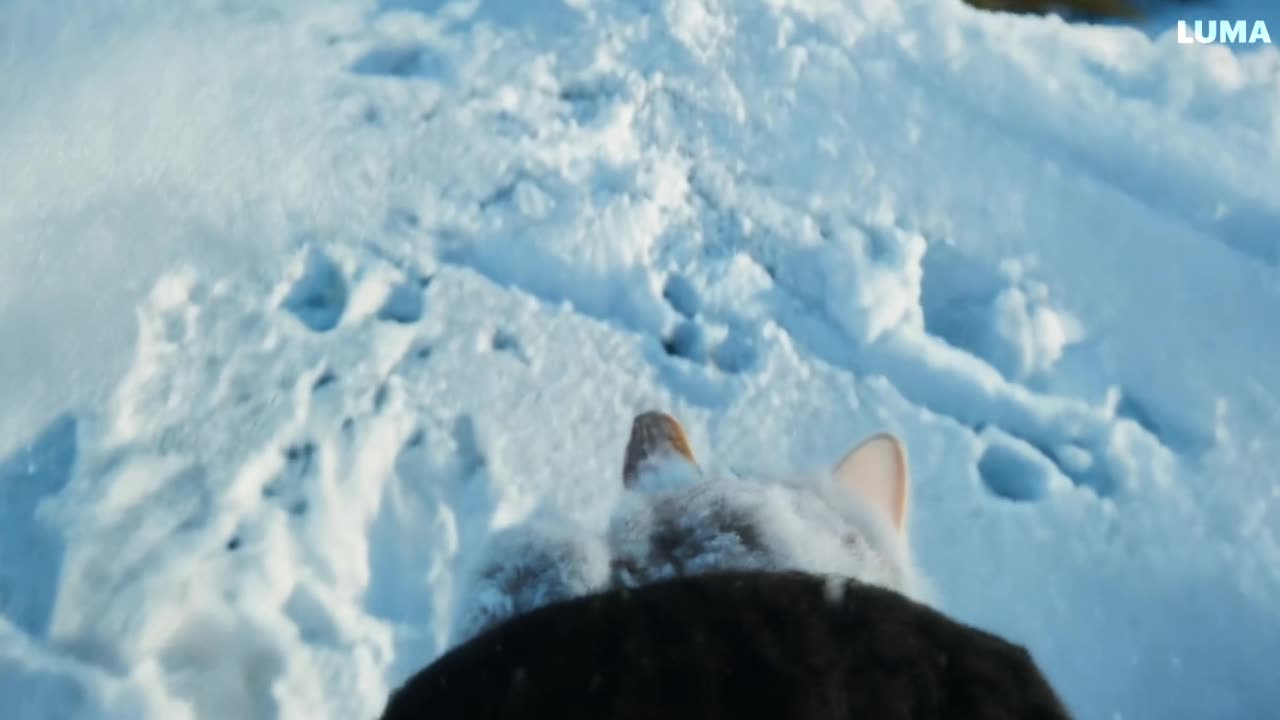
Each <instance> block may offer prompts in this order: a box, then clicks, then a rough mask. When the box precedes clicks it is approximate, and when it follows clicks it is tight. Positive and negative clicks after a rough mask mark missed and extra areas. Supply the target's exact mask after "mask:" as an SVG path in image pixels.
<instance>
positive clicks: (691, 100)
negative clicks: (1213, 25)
mask: <svg viewBox="0 0 1280 720" xmlns="http://www.w3.org/2000/svg"><path fill="white" fill-rule="evenodd" d="M1259 7H1261V6H1259ZM1273 27H1274V24H1273ZM1273 32H1275V30H1273ZM0 51H2V54H0V63H2V64H3V67H2V68H0V162H2V164H3V169H4V172H3V173H0V198H3V201H0V243H2V245H0V247H2V248H3V253H2V254H0V257H2V258H3V259H2V260H0V348H3V352H0V378H4V380H3V381H2V382H0V696H3V697H4V698H5V699H6V710H5V713H6V717H11V718H17V719H20V720H27V719H31V718H122V719H123V718H130V719H134V718H165V719H166V720H169V719H172V720H182V719H183V718H224V717H235V718H244V719H245V720H258V719H260V718H318V717H324V718H350V717H373V716H375V715H376V714H377V712H378V711H379V710H380V709H381V707H382V704H383V702H384V700H385V697H386V695H387V693H388V692H389V690H390V689H392V688H394V687H395V686H396V685H397V684H399V683H400V682H401V681H402V680H403V679H404V678H406V677H407V676H408V675H409V674H410V673H411V672H413V671H414V670H416V669H417V668H418V667H420V666H421V665H422V664H424V663H426V662H428V661H429V660H431V659H432V658H433V657H435V656H436V655H438V654H439V653H440V652H442V651H443V650H444V649H445V648H447V647H448V645H449V643H450V642H451V639H450V637H449V623H448V619H449V618H450V617H451V616H452V613H453V612H454V611H455V610H456V608H454V607H452V606H451V604H452V603H453V602H454V598H455V597H456V592H455V590H456V585H457V583H458V579H459V572H460V568H462V567H464V566H465V564H466V562H467V561H468V555H469V553H472V552H473V551H474V549H475V548H477V547H479V546H480V545H481V544H482V543H483V541H484V540H485V538H487V537H489V536H490V535H491V534H492V533H494V532H495V531H501V530H503V529H505V528H511V527H515V526H516V525H517V524H518V523H519V522H520V521H521V520H522V519H523V518H526V517H529V516H530V515H531V514H534V513H536V512H538V511H540V510H543V509H557V510H559V511H562V512H566V513H571V514H572V515H573V516H574V517H576V518H578V519H579V520H581V521H582V522H584V523H586V524H589V525H595V526H599V527H603V526H604V524H605V523H606V522H607V520H608V517H609V513H610V510H611V508H612V506H613V504H614V503H615V502H616V501H617V499H618V496H619V493H620V490H621V487H620V486H621V482H620V477H619V474H620V469H621V461H622V453H623V447H624V445H625V442H626V434H627V429H628V426H629V423H630V419H631V417H632V415H633V414H635V413H636V412H639V411H641V410H645V409H649V408H658V409H662V410H666V411H668V412H671V413H673V414H675V415H676V416H678V417H679V418H681V420H682V421H683V422H684V423H685V425H686V427H687V428H688V430H689V431H690V435H691V440H692V442H693V444H694V446H695V448H696V450H697V452H698V454H699V456H700V457H703V458H715V459H716V461H717V462H719V463H721V464H723V465H725V466H735V467H747V468H760V469H762V470H768V471H772V472H782V471H787V470H792V469H795V468H811V467H818V466H822V465H824V464H827V463H830V462H832V461H834V460H835V459H837V458H838V457H839V456H840V455H841V454H842V453H843V451H844V450H846V449H847V448H848V447H849V446H851V444H852V443H854V442H856V441H858V440H860V439H861V438H863V437H866V436H867V435H869V434H871V433H874V432H879V431H889V432H894V433H896V434H898V435H899V436H901V437H902V438H904V439H905V441H906V443H907V446H908V449H909V453H910V458H911V465H912V473H913V478H914V487H913V506H912V527H911V542H912V545H913V547H914V548H915V550H916V553H917V556H918V560H919V563H920V565H921V566H922V568H923V569H924V571H925V573H926V574H927V575H928V576H929V579H930V580H931V582H932V584H933V585H934V586H935V587H936V590H937V593H938V596H939V598H938V601H937V602H938V604H939V606H940V607H942V608H943V609H944V610H946V611H948V612H950V613H952V614H954V615H955V616H957V617H959V618H961V619H963V620H966V621H968V622H972V623H975V624H977V625H980V626H982V627H986V628H989V629H992V630H995V631H997V632H1000V633H1002V634H1004V635H1006V636H1008V637H1010V638H1012V639H1014V640H1016V641H1018V642H1022V643H1024V644H1026V645H1027V646H1028V647H1029V648H1030V649H1031V650H1032V652H1033V653H1034V655H1035V656H1036V657H1037V658H1038V659H1039V661H1040V662H1041V663H1042V664H1043V666H1044V667H1045V668H1046V670H1047V672H1048V674H1049V676H1050V678H1051V679H1052V680H1053V682H1054V683H1055V684H1056V685H1057V686H1059V687H1060V688H1061V690H1062V691H1063V693H1064V695H1065V697H1066V699H1067V700H1068V702H1069V703H1070V705H1071V707H1072V709H1073V710H1074V711H1075V713H1077V714H1078V715H1079V716H1080V717H1082V718H1229V717H1239V718H1257V717H1267V716H1272V715H1274V714H1275V707H1276V706H1277V704H1280V685H1278V684H1277V683H1275V681H1274V680H1275V666H1276V661H1277V659H1280V608H1278V607H1277V604H1276V601H1275V598H1276V597H1280V543H1278V536H1280V483H1278V482H1277V469H1276V468H1277V467H1280V443H1278V442H1277V441H1276V437H1277V434H1278V433H1280V364H1278V363H1277V362H1276V360H1275V358H1276V357H1277V354H1278V353H1280V334H1278V332H1277V327H1278V326H1277V323H1276V318H1277V317H1280V183H1278V182H1276V180H1277V178H1278V177H1280V52H1278V51H1277V50H1276V49H1275V47H1274V46H1270V47H1257V46H1255V47H1252V48H1247V49H1239V50H1233V49H1231V48H1225V47H1203V46H1183V45H1178V44H1177V42H1176V38H1175V37H1174V34H1173V32H1172V31H1171V29H1170V30H1169V31H1165V32H1159V31H1158V30H1153V29H1152V27H1151V26H1144V27H1143V28H1140V29H1132V28H1124V27H1087V26H1069V25H1067V24H1066V23H1064V22H1062V21H1061V20H1059V19H1057V18H1030V17H1012V16H1006V15H989V14H982V13H978V12H976V11H973V10H971V9H969V8H967V7H965V6H963V5H961V4H960V3H959V2H958V0H842V1H839V2H838V1H837V0H564V2H550V1H548V2H547V3H543V4H539V5H537V6H536V10H535V6H534V5H533V4H530V3H525V2H523V1H521V0H491V1H489V2H484V3H480V2H478V1H476V0H470V1H466V0H463V1H458V2H451V3H444V2H439V1H436V0H382V1H381V2H380V3H379V2H374V1H373V0H370V1H368V2H359V1H357V0H350V1H345V0H342V1H340V0H335V1H334V2H328V3H320V4H316V3H309V4H304V3H301V2H297V3H294V2H291V1H290V0H275V1H274V2H262V3H250V2H245V1H242V0H201V1H200V2H194V3H160V2H146V1H145V0H110V1H105V2H97V3H88V4H85V3H76V4H74V5H73V4H72V3H71V2H69V0H9V1H8V2H6V3H4V4H3V5H0ZM589 561H590V558H587V559H586V560H584V562H589Z"/></svg>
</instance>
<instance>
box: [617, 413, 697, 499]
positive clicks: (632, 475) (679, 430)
mask: <svg viewBox="0 0 1280 720" xmlns="http://www.w3.org/2000/svg"><path fill="white" fill-rule="evenodd" d="M669 461H675V462H677V463H679V464H681V465H685V466H687V467H688V468H689V469H692V470H693V471H694V472H695V473H698V472H701V471H700V470H699V469H698V463H697V461H696V460H694V458H693V450H691V449H690V448H689V440H688V438H686V437H685V434H684V428H683V427H681V426H680V423H679V421H677V420H676V419H675V418H673V417H671V416H670V415H667V414H666V413H662V412H657V411H649V412H644V413H640V414H639V415H637V416H636V417H635V419H634V420H632V421H631V439H630V440H628V441H627V455H626V458H625V460H624V461H623V465H622V484H623V485H624V486H625V487H628V488H629V487H631V486H633V485H634V484H635V483H636V482H637V481H638V480H639V479H640V477H641V476H642V475H643V474H644V472H645V471H646V470H649V469H652V468H654V467H655V466H658V465H659V464H661V463H664V462H669Z"/></svg>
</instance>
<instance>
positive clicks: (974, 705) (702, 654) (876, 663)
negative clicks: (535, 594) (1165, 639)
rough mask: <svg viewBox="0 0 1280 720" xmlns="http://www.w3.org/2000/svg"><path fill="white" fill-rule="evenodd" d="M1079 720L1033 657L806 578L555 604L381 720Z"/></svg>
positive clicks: (887, 600)
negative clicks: (1034, 719) (1013, 719)
mask: <svg viewBox="0 0 1280 720" xmlns="http://www.w3.org/2000/svg"><path fill="white" fill-rule="evenodd" d="M753 717H759V718H778V719H783V718H785V719H787V720H836V719H837V718H840V719H851V718H868V719H883V720H906V719H907V718H911V719H919V718H975V719H976V718H991V719H993V720H994V719H996V718H1010V719H1012V718H1068V717H1070V716H1069V715H1068V714H1067V712H1066V710H1065V708H1064V707H1063V705H1062V703H1061V702H1060V700H1059V698H1058V697H1057V695H1056V693H1055V692H1054V690H1053V688H1052V687H1051V686H1050V685H1049V683H1048V682H1047V681H1046V680H1045V678H1044V677H1043V675H1042V674H1041V673H1040V671H1039V669H1038V668H1037V667H1036V665H1035V663H1034V661H1033V660H1032V658H1031V656H1030V655H1029V654H1028V653H1027V651H1026V650H1025V649H1023V648H1022V647H1020V646H1017V645H1013V644H1011V643H1009V642H1006V641H1005V640H1003V639H1001V638H999V637H996V636H994V635H991V634H989V633H985V632H982V631H980V630H977V629H974V628H971V627H968V626H965V625H962V624H960V623H957V622H955V621H953V620H951V619H949V618H947V617H946V616H944V615H942V614H941V613H938V612H937V611H935V610H932V609H930V608H928V607H926V606H924V605H921V604H918V603H916V602H913V601H911V600H909V599H907V598H905V597H904V596H902V595H899V594H897V593H894V592H891V591H889V590H884V589H882V588H878V587H874V586H870V585H865V584H862V583H858V582H856V581H850V580H840V581H828V580H826V579H823V578H820V577H816V576H812V575H807V574H802V573H759V572H734V573H716V574H707V575H697V576H688V577H682V578H678V579H674V580H667V581H662V582H656V583H653V584H649V585H646V586H643V587H641V588H636V589H630V590H627V589H616V590H610V591H608V592H603V593H599V594H596V595H590V596H587V597H581V598H576V599H573V600H569V601H564V602H559V603H556V604H553V605H549V606H546V607H543V608H540V609H537V610H534V611H532V612H529V613H527V614H525V615H521V616H519V617H516V618H513V619H511V620H508V621H506V622H504V623H502V624H501V625H498V626H497V627H494V628H492V629H490V630H489V631H487V632H485V633H484V634H482V635H480V636H478V637H476V638H473V639H472V640H470V641H468V642H466V643H465V644H463V645H461V646H459V647H457V648H454V649H453V650H452V651H450V652H449V653H447V654H446V655H444V656H443V657H441V658H440V659H438V660H437V661H436V662H435V663H433V664H432V665H430V666H429V667H427V668H426V669H424V670H422V671H420V672H419V673H418V674H417V675H415V676H414V677H413V678H411V679H410V680H409V681H408V682H407V683H406V684H405V686H404V687H403V688H402V689H401V690H399V691H398V692H397V693H396V694H395V695H393V696H392V698H391V701H390V703H389V704H388V706H387V708H386V711H385V714H384V715H383V716H382V720H419V719H421V720H426V719H427V718H431V719H432V720H453V719H455V718H470V719H474V720H490V719H497V718H503V719H507V720H517V719H519V720H526V719H528V720H532V719H534V718H548V719H551V718H554V719H556V720H566V719H572V718H584V719H586V718H590V719H592V720H605V719H612V720H659V719H661V720H680V719H682V718H688V719H689V720H694V719H696V720H713V719H714V718H753Z"/></svg>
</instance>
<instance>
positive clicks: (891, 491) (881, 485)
mask: <svg viewBox="0 0 1280 720" xmlns="http://www.w3.org/2000/svg"><path fill="white" fill-rule="evenodd" d="M833 474H834V475H835V477H836V480H838V481H839V482H840V484H841V485H843V486H844V487H846V488H848V489H849V490H851V491H853V493H854V494H856V495H857V496H858V497H860V498H862V499H863V500H865V501H866V502H867V503H869V504H870V505H872V506H873V507H875V508H876V509H877V510H879V511H880V512H882V513H884V515H885V517H886V518H888V520H889V522H890V523H892V524H893V527H894V529H896V530H897V531H898V532H899V533H901V532H903V530H904V529H905V528H906V523H907V504H908V501H909V494H910V489H911V488H910V486H911V474H910V471H909V470H908V468H907V450H906V448H905V447H904V446H903V444H902V441H900V440H898V438H896V437H894V436H893V435H890V434H888V433H881V434H879V435H875V436H873V437H871V438H869V439H867V440H864V441H863V443H862V444H861V445H859V446H858V447H856V448H854V449H853V450H851V451H849V454H848V455H845V456H844V459H842V460H841V461H840V462H839V463H838V464H836V468H835V471H834V472H833Z"/></svg>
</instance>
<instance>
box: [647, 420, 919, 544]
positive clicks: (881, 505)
mask: <svg viewBox="0 0 1280 720" xmlns="http://www.w3.org/2000/svg"><path fill="white" fill-rule="evenodd" d="M701 474H702V470H701V468H700V467H699V466H698V462H697V459H696V458H695V457H694V454H693V450H692V449H691V447H690V445H689V440H688V438H687V436H686V435H685V432H684V428H683V427H682V426H681V425H680V422H679V421H678V420H676V419H675V418H674V417H671V416H670V415H667V414H666V413H662V412H657V411H649V412H644V413H641V414H639V415H637V416H636V417H635V419H634V420H633V421H632V423H631V437H630V439H629V440H628V442H627V450H626V455H625V457H624V460H623V468H622V481H623V485H624V486H625V487H626V488H628V489H652V488H655V487H657V488H661V487H663V486H670V485H676V484H684V483H688V482H690V481H691V480H692V481H694V482H696V481H697V480H698V479H700V477H701ZM831 477H832V479H833V480H834V481H835V483H836V485H837V486H838V487H839V488H841V489H843V490H845V491H847V492H848V493H850V494H851V495H852V496H853V498H854V499H855V500H857V501H859V504H860V505H862V506H863V507H866V508H869V509H870V510H871V511H872V512H874V513H875V514H876V515H877V516H878V517H879V519H880V520H882V521H884V522H886V523H887V524H888V526H889V527H890V528H892V529H893V531H894V532H896V533H897V534H898V535H900V536H903V535H905V534H906V532H907V514H908V509H909V506H910V494H911V493H910V491H911V473H910V469H909V467H908V465H907V451H906V447H905V446H904V445H903V443H902V441H901V440H899V439H898V438H896V437H894V436H893V435H891V434H888V433H880V434H877V435H874V436H872V437H870V438H868V439H866V440H864V441H862V443H860V444H859V445H857V446H855V447H854V448H853V449H851V450H850V451H849V452H848V453H846V454H845V456H844V457H843V458H841V459H840V461H839V462H837V463H836V464H835V466H834V467H832V469H831Z"/></svg>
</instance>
